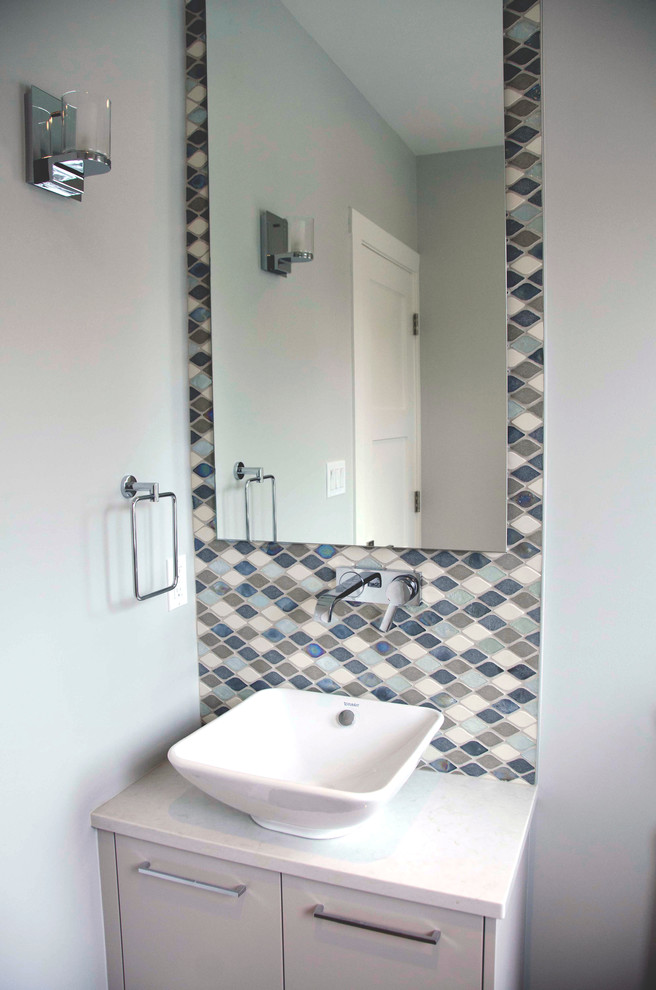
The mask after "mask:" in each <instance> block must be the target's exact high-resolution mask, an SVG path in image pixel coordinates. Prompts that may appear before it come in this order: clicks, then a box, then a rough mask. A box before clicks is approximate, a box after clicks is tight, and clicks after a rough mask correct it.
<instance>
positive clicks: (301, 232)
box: [287, 217, 314, 261]
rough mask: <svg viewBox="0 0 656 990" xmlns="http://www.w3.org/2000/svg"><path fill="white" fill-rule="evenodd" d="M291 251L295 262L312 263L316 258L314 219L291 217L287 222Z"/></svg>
mask: <svg viewBox="0 0 656 990" xmlns="http://www.w3.org/2000/svg"><path fill="white" fill-rule="evenodd" d="M287 225H288V237H289V251H290V253H291V255H292V259H293V260H294V261H312V259H313V257H314V217H289V218H288V220H287Z"/></svg>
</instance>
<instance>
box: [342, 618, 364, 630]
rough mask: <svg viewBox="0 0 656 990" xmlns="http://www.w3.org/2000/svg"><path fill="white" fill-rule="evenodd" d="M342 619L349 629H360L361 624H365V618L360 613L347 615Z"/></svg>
mask: <svg viewBox="0 0 656 990" xmlns="http://www.w3.org/2000/svg"><path fill="white" fill-rule="evenodd" d="M342 621H343V622H344V623H345V624H346V625H347V626H350V627H351V629H362V627H363V626H366V625H367V623H366V622H365V620H364V619H363V618H362V616H361V615H349V616H347V617H346V618H345V619H343V620H342Z"/></svg>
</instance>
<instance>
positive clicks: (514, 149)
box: [503, 65, 522, 233]
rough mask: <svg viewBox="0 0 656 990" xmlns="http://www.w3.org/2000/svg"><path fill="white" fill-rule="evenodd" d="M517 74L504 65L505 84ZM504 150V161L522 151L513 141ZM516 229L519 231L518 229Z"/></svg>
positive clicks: (505, 145)
mask: <svg viewBox="0 0 656 990" xmlns="http://www.w3.org/2000/svg"><path fill="white" fill-rule="evenodd" d="M517 72H519V69H517V70H515V71H514V72H513V70H512V68H511V67H510V66H508V65H506V66H504V70H503V77H504V79H505V80H506V82H509V77H510V78H512V77H513V76H516V75H517ZM504 149H505V155H506V159H510V158H514V157H515V155H517V154H518V153H519V152H520V151H521V150H522V146H521V144H517V143H516V142H515V141H504ZM520 226H521V225H520ZM517 229H519V227H518V228H517ZM513 233H514V231H513Z"/></svg>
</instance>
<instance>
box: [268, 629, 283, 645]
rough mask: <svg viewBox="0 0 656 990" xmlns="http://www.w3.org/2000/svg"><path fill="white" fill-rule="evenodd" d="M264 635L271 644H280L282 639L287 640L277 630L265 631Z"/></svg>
mask: <svg viewBox="0 0 656 990" xmlns="http://www.w3.org/2000/svg"><path fill="white" fill-rule="evenodd" d="M264 635H265V637H266V638H267V639H268V640H269V641H270V642H271V643H279V642H280V640H281V639H284V638H285V637H284V636H283V634H282V633H281V632H280V631H279V630H278V629H276V628H272V629H267V630H265V632H264Z"/></svg>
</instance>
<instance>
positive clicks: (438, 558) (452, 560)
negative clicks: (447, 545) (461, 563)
mask: <svg viewBox="0 0 656 990" xmlns="http://www.w3.org/2000/svg"><path fill="white" fill-rule="evenodd" d="M432 559H433V560H434V561H435V563H436V564H437V566H438V567H452V566H453V564H456V563H457V562H458V558H457V557H454V556H453V554H452V553H449V551H448V550H440V552H439V553H436V554H434V555H433V557H432Z"/></svg>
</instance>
